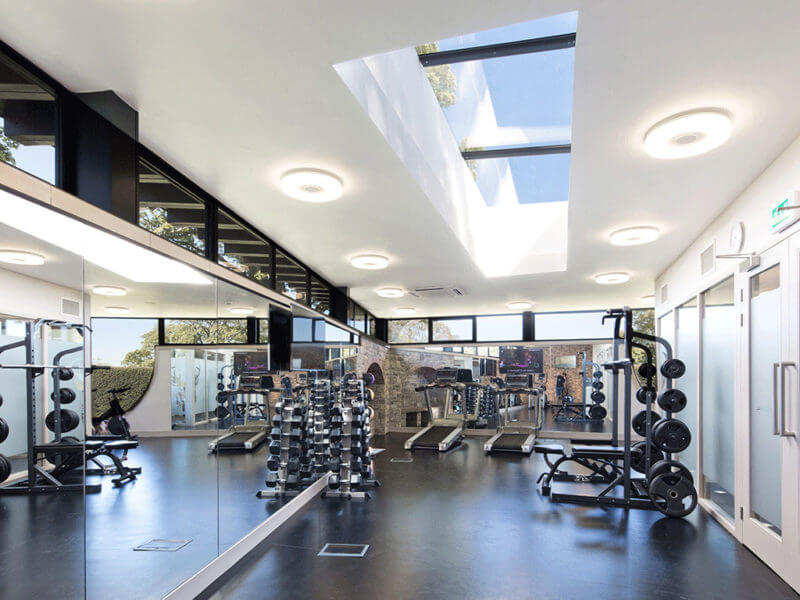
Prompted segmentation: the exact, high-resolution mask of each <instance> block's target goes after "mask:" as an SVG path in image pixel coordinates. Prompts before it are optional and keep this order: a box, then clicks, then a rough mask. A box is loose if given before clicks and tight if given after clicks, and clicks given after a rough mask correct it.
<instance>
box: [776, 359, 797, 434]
mask: <svg viewBox="0 0 800 600" xmlns="http://www.w3.org/2000/svg"><path fill="white" fill-rule="evenodd" d="M796 366H797V365H795V363H793V362H782V363H781V401H780V404H781V406H780V408H781V412H780V435H781V437H797V433H795V432H794V431H786V380H785V377H784V372H785V371H784V370H785V369H786V367H796Z"/></svg>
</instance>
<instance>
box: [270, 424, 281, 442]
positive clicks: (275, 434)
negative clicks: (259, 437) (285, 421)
mask: <svg viewBox="0 0 800 600" xmlns="http://www.w3.org/2000/svg"><path fill="white" fill-rule="evenodd" d="M269 437H270V439H272V440H279V439H281V430H280V428H278V427H273V428H272V429H270V430H269Z"/></svg>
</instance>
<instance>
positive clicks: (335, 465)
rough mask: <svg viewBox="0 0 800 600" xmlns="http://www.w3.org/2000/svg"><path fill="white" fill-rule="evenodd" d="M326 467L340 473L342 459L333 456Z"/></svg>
mask: <svg viewBox="0 0 800 600" xmlns="http://www.w3.org/2000/svg"><path fill="white" fill-rule="evenodd" d="M325 468H326V469H328V471H333V472H334V473H338V471H339V469H341V468H342V461H340V460H339V459H338V458H332V459H330V460H329V461H328V462H327V463H325Z"/></svg>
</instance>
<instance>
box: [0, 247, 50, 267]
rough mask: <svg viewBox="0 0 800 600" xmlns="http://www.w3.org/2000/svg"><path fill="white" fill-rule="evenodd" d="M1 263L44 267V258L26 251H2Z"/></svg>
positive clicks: (0, 255)
mask: <svg viewBox="0 0 800 600" xmlns="http://www.w3.org/2000/svg"><path fill="white" fill-rule="evenodd" d="M0 262H4V263H9V264H11V265H25V266H35V265H43V264H44V256H42V255H41V254H35V253H33V252H25V251H24V250H0Z"/></svg>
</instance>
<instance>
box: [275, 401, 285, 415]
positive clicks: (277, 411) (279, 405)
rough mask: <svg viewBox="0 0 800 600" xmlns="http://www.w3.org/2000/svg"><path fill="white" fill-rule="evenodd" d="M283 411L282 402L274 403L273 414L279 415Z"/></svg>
mask: <svg viewBox="0 0 800 600" xmlns="http://www.w3.org/2000/svg"><path fill="white" fill-rule="evenodd" d="M282 411H283V402H276V403H275V414H276V415H279V414H281V412H282Z"/></svg>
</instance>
